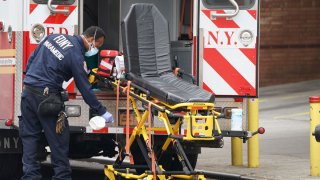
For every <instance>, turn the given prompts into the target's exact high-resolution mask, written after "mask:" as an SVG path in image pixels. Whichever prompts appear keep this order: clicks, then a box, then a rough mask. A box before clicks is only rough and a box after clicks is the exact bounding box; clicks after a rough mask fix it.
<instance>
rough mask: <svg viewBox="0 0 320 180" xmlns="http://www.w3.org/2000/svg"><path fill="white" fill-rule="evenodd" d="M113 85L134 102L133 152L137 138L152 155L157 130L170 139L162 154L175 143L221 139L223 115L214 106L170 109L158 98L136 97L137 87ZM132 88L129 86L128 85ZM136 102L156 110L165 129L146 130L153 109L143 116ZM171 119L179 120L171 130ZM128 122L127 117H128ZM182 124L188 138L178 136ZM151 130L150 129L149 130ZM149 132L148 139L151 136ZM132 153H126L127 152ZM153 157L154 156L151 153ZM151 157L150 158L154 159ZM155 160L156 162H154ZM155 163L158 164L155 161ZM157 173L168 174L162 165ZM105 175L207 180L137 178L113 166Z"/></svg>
mask: <svg viewBox="0 0 320 180" xmlns="http://www.w3.org/2000/svg"><path fill="white" fill-rule="evenodd" d="M109 83H111V84H112V85H113V87H115V88H116V87H117V86H118V88H117V89H119V92H117V93H120V90H121V92H125V91H128V90H129V92H127V94H130V95H129V96H128V97H127V98H129V101H130V102H131V106H132V108H133V110H134V113H135V115H136V120H137V125H136V126H135V127H134V129H133V131H132V133H131V135H130V138H129V141H128V142H126V148H127V149H130V147H131V145H132V143H133V142H134V140H135V138H136V137H137V136H140V135H141V136H142V137H143V140H144V141H145V143H146V144H147V149H148V152H153V147H152V146H151V145H150V144H149V143H150V142H151V139H150V138H149V137H150V136H149V135H150V131H158V130H160V131H161V130H164V129H165V131H166V132H167V135H168V137H167V139H166V141H165V143H164V144H163V146H162V151H166V150H167V148H168V147H169V145H170V143H175V141H176V139H180V140H184V141H199V140H200V141H214V140H215V139H216V136H215V135H214V131H217V132H218V135H221V130H220V126H219V124H218V121H217V118H216V117H217V116H218V115H220V113H218V112H216V111H214V104H213V103H204V102H199V103H197V102H192V103H190V102H189V103H179V104H176V105H169V104H166V103H164V102H161V101H159V100H157V99H156V98H153V97H150V96H148V95H147V94H145V93H143V92H142V91H138V92H139V94H138V93H136V92H137V91H136V90H139V88H137V87H130V85H129V87H128V86H126V87H125V86H120V84H121V83H120V80H116V81H109ZM128 84H130V83H128ZM137 100H139V101H141V102H142V103H144V104H148V105H149V106H150V107H152V108H153V109H156V110H157V111H158V118H159V120H160V121H162V122H163V123H164V126H165V128H163V127H161V128H158V127H151V128H147V127H146V126H145V123H146V121H147V119H148V117H149V113H150V108H149V109H146V110H145V111H144V112H143V114H142V115H141V114H140V111H139V109H138V107H137ZM180 110H182V111H184V114H183V115H181V114H175V113H174V112H175V111H180ZM199 111H205V112H206V115H201V114H200V112H199ZM168 115H175V117H178V118H177V120H176V122H175V123H174V125H173V126H172V125H171V123H170V120H169V117H168ZM127 118H128V117H127ZM183 122H187V133H186V135H183V136H182V135H181V134H179V128H180V127H181V124H182V123H183ZM149 127H150V126H149ZM148 132H149V135H148ZM148 144H149V146H148ZM128 151H129V150H127V152H128ZM150 154H151V153H150ZM150 154H149V153H148V155H149V157H151V155H150ZM153 160H154V159H153ZM155 161H156V160H155ZM158 167H160V168H158V170H161V171H165V170H164V169H162V167H161V165H159V166H158ZM104 172H105V175H106V176H107V177H108V178H109V179H111V180H113V179H115V175H116V176H121V177H123V178H125V179H144V178H147V179H153V178H154V177H156V176H157V178H158V179H160V180H162V179H163V180H164V179H173V178H181V179H193V178H195V177H197V178H198V179H201V180H203V179H205V177H204V176H203V174H201V173H199V174H192V175H186V174H183V173H182V174H172V175H162V174H161V173H158V174H157V175H156V172H153V173H154V174H153V175H150V174H146V173H143V174H140V175H135V174H133V173H129V170H128V169H127V173H123V172H119V171H117V170H115V169H114V167H113V165H106V166H105V169H104Z"/></svg>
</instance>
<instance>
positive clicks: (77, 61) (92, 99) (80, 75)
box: [71, 55, 106, 116]
mask: <svg viewBox="0 0 320 180" xmlns="http://www.w3.org/2000/svg"><path fill="white" fill-rule="evenodd" d="M71 59H72V64H71V70H72V75H73V77H74V81H75V83H76V86H77V88H78V89H79V91H80V93H81V94H82V97H83V99H84V101H85V102H86V103H87V104H88V105H89V106H90V107H91V108H92V109H95V110H96V111H97V112H98V114H99V115H100V116H101V115H103V114H104V113H106V108H105V107H103V106H102V104H101V103H100V102H99V101H98V100H97V98H96V96H95V94H94V93H93V91H92V90H91V84H90V83H89V81H88V77H87V73H86V72H85V70H84V67H83V62H84V60H83V57H82V56H79V55H76V56H75V57H73V58H71Z"/></svg>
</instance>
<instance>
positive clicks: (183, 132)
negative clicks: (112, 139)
mask: <svg viewBox="0 0 320 180" xmlns="http://www.w3.org/2000/svg"><path fill="white" fill-rule="evenodd" d="M133 129H134V128H129V132H130V133H132V131H133ZM86 133H99V134H126V128H124V127H105V128H102V129H100V130H93V129H92V128H91V127H90V126H87V127H86ZM151 134H157V135H167V132H166V131H151ZM186 134H187V130H186V129H182V130H181V134H180V135H186Z"/></svg>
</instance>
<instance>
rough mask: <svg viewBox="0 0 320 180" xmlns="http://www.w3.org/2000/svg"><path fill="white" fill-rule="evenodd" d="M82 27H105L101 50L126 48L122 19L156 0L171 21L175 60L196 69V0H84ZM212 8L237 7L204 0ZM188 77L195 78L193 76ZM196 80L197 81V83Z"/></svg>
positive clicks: (92, 62) (95, 60)
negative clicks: (134, 8)
mask: <svg viewBox="0 0 320 180" xmlns="http://www.w3.org/2000/svg"><path fill="white" fill-rule="evenodd" d="M79 2H80V9H81V11H80V18H79V19H80V22H79V30H80V32H82V31H83V30H85V29H86V28H88V27H89V26H92V25H95V26H99V27H101V28H102V29H103V30H104V31H105V32H106V36H107V37H106V40H105V44H104V45H103V46H102V47H101V48H100V50H104V49H108V50H119V51H122V39H121V29H120V26H121V21H122V20H123V19H124V17H125V16H126V15H127V13H128V11H129V9H130V6H131V5H132V4H134V3H152V4H154V5H155V6H156V7H157V8H158V9H159V11H160V12H161V13H162V14H163V15H164V17H165V18H166V20H167V21H168V24H169V32H170V43H171V61H172V65H173V66H174V67H179V68H181V69H182V70H183V71H184V73H185V74H189V75H191V74H192V72H194V70H193V60H192V57H193V55H192V50H193V25H194V23H193V2H194V0H80V1H79ZM202 2H203V4H204V5H205V6H206V8H209V9H234V7H233V5H232V4H231V3H230V2H229V1H227V0H202ZM236 2H237V4H238V5H239V7H240V9H249V8H250V7H252V5H253V4H254V3H253V2H254V0H236ZM100 59H101V57H99V56H98V55H97V56H94V57H91V58H88V59H87V65H88V67H89V68H90V69H92V68H96V67H97V66H99V63H100ZM184 79H186V80H188V81H191V80H190V77H189V76H188V77H187V76H186V77H185V78H184ZM195 83H196V82H195Z"/></svg>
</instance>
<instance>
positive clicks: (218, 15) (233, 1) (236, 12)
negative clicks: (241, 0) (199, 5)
mask: <svg viewBox="0 0 320 180" xmlns="http://www.w3.org/2000/svg"><path fill="white" fill-rule="evenodd" d="M229 2H230V3H231V4H232V5H233V7H235V11H234V12H233V13H230V14H229V13H225V14H217V13H213V12H211V18H212V19H214V18H216V17H229V18H230V17H234V16H236V15H237V14H238V13H239V5H238V3H237V2H236V1H235V0H229Z"/></svg>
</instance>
